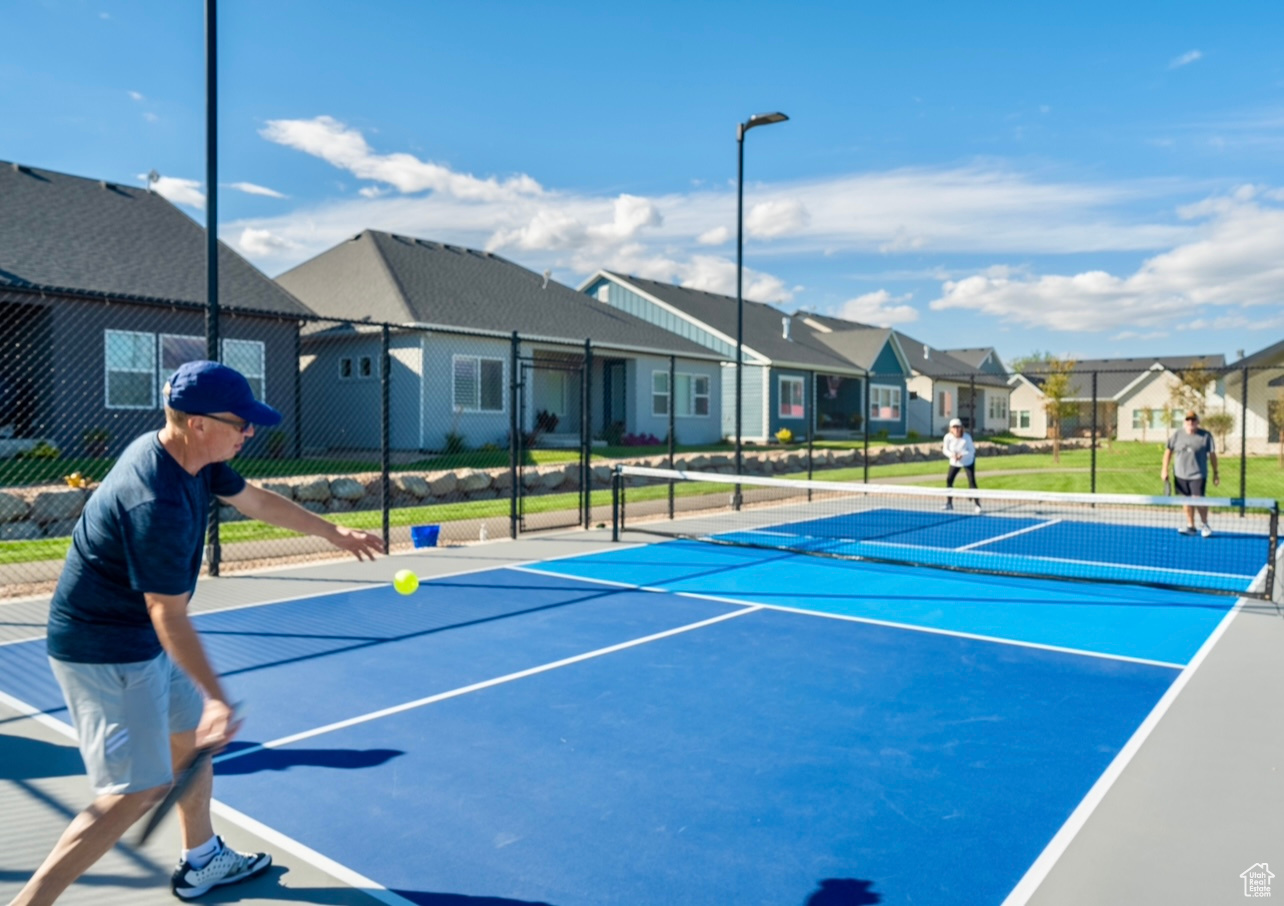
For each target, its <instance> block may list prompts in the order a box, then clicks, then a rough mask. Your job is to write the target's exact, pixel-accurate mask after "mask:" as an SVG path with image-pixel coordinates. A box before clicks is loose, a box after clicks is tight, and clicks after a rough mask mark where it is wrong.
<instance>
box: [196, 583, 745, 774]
mask: <svg viewBox="0 0 1284 906" xmlns="http://www.w3.org/2000/svg"><path fill="white" fill-rule="evenodd" d="M558 578H562V579H566V578H570V577H568V576H558ZM761 609H762V608H761V606H759V605H742V609H741V610H737V611H733V612H731V613H724V614H719V615H718V616H716V617H711V618H710V619H707V620H700V621H699V622H697V623H688V624H686V625H685V626H677V627H675V628H673V629H666V630H665V631H664V632H657V633H653V634H651V635H648V636H642V637H641V638H636V639H630V640H629V641H627V642H620V643H619V644H616V645H608V646H607V647H605V648H598V649H596V650H594V651H587V652H585V653H583V654H577V655H574V656H572V657H568V658H562V659H561V660H559V661H552V662H550V663H547V664H541V665H540V666H538V667H530V668H528V669H526V670H518V671H516V672H515V673H509V674H506V675H504V676H497V677H494V678H493V679H488V680H483V681H481V682H479V683H472V684H471V685H468V686H460V687H459V688H458V689H451V690H450V691H448V692H439V693H437V694H436V695H429V696H426V697H424V698H419V699H415V700H414V701H410V702H403V703H402V704H400V705H393V706H392V707H390V708H382V709H380V710H378V711H371V712H369V713H368V714H360V715H358V716H356V717H350V718H348V719H347V720H340V721H336V722H334V723H332V724H326V725H325V726H323V727H316V728H314V729H311V730H305V731H303V732H302V733H295V734H293V735H291V736H282V737H281V738H280V739H273V740H271V741H270V742H265V743H262V744H260V745H257V746H251V747H249V748H246V749H240V750H238V751H236V752H229V753H227V754H225V755H220V756H218V757H217V758H215V759H214V763H215V764H219V763H221V762H224V761H230V760H231V759H233V758H240V757H242V756H244V755H252V754H253V753H255V752H259V751H262V750H264V749H275V748H279V747H281V746H285V745H289V744H291V743H295V742H299V741H300V740H304V739H311V738H312V737H314V736H321V735H323V734H325V733H332V732H334V731H336V730H343V729H346V728H347V727H353V726H356V725H357V724H363V723H368V722H370V721H372V720H379V719H380V718H384V717H389V716H391V715H393V714H400V713H401V712H403V711H411V710H414V709H415V708H422V707H424V706H425V705H431V704H435V703H436V702H440V701H446V700H447V699H451V698H458V697H459V696H461V695H467V694H469V693H470V692H478V691H480V690H482V689H490V688H492V687H493V686H499V685H502V684H504V683H511V682H513V681H514V680H519V679H525V678H526V677H528V676H535V675H537V674H540V673H547V672H548V671H550V670H557V669H559V668H561V667H568V666H570V665H571V664H578V663H580V662H581V661H587V660H590V659H592V658H597V657H602V656H603V655H607V654H614V653H615V652H617V651H624V650H625V649H628V648H635V647H637V646H638V645H646V644H648V643H650V642H655V641H659V640H660V639H665V638H668V637H670V636H674V635H679V634H681V633H684V632H690V631H692V630H693V629H703V628H704V627H705V626H712V625H713V624H714V623H721V622H723V621H724V620H732V619H735V618H736V617H742V616H744V615H745V614H748V613H753V612H755V611H757V610H761Z"/></svg>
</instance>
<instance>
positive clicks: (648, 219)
mask: <svg viewBox="0 0 1284 906" xmlns="http://www.w3.org/2000/svg"><path fill="white" fill-rule="evenodd" d="M614 207H615V216H614V218H613V219H612V220H611V222H610V223H607V224H601V225H598V226H591V227H589V228H588V235H589V236H591V237H593V238H596V239H605V240H607V241H610V242H619V241H625V240H629V239H633V238H634V237H635V236H637V234H638V233H640V232H641V231H642V230H643V229H645V228H646V227H658V226H660V225H661V224H663V223H664V218H663V217H661V216H660V211H659V209H658V208H656V206H655V205H654V204H653V203H652V202H651V200H650V199H647V198H639V197H638V196H637V195H621V196H620V197H619V198H617V199H615V206H614Z"/></svg>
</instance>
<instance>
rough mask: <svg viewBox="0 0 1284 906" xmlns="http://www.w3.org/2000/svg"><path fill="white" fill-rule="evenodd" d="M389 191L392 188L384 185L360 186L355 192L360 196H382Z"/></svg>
mask: <svg viewBox="0 0 1284 906" xmlns="http://www.w3.org/2000/svg"><path fill="white" fill-rule="evenodd" d="M390 191H392V190H391V189H389V188H387V187H385V186H362V187H361V188H360V189H357V194H358V195H360V196H361V197H362V198H382V197H383V196H385V195H387V194H388V193H389V192H390Z"/></svg>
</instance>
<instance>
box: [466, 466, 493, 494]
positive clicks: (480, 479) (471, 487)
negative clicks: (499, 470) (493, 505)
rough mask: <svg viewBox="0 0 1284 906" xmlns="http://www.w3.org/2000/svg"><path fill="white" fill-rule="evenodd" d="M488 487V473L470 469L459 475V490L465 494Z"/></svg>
mask: <svg viewBox="0 0 1284 906" xmlns="http://www.w3.org/2000/svg"><path fill="white" fill-rule="evenodd" d="M489 487H490V475H488V474H487V473H485V472H479V471H477V470H476V469H472V470H469V471H467V472H465V473H464V474H462V475H460V476H459V490H461V491H463V492H464V493H465V494H471V493H472V492H473V491H480V490H483V489H485V488H489Z"/></svg>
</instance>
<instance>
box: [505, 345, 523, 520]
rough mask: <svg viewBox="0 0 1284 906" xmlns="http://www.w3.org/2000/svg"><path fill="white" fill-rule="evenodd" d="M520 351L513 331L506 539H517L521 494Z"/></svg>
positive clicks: (509, 393) (509, 387)
mask: <svg viewBox="0 0 1284 906" xmlns="http://www.w3.org/2000/svg"><path fill="white" fill-rule="evenodd" d="M520 349H521V343H520V341H519V340H518V339H517V331H515V330H514V331H513V340H512V349H511V350H510V352H509V366H508V371H509V386H508V477H509V482H510V487H509V489H508V492H509V493H508V537H510V538H516V537H517V495H518V494H519V493H521V491H520V489H519V488H518V486H517V483H518V481H519V479H518V477H517V457H518V455H519V454H518V449H519V448H518V439H519V438H518V436H517V432H518V430H519V427H518V424H517V398H518V394H520V393H521V386H522V383H521V381H522V376H521V370H520V369H521V364H522V363H521V362H520V361H519V359H518V353H519V351H520Z"/></svg>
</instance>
